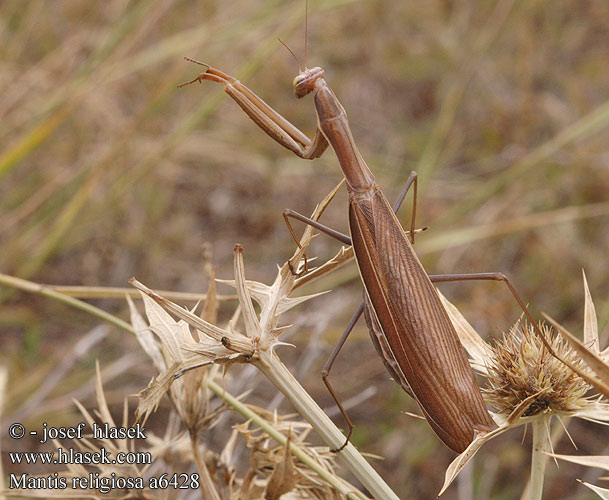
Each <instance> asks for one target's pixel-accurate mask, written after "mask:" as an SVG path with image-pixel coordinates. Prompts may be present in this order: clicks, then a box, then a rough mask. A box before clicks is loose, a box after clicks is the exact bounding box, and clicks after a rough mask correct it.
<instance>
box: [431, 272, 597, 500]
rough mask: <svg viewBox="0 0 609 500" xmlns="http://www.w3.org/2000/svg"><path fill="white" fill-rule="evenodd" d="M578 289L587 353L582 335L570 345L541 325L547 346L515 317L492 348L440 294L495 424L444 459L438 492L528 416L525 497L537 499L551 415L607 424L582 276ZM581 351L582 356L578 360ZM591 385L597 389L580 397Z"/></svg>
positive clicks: (548, 445)
mask: <svg viewBox="0 0 609 500" xmlns="http://www.w3.org/2000/svg"><path fill="white" fill-rule="evenodd" d="M584 290H585V297H586V306H585V314H584V344H585V345H587V346H589V347H590V349H588V350H589V351H590V352H587V350H586V349H585V347H582V346H583V344H582V343H581V342H579V344H582V345H579V344H577V343H576V342H574V341H573V340H572V339H569V338H568V341H569V344H570V345H568V344H567V343H565V342H564V341H563V340H562V339H561V338H558V337H554V338H553V339H551V340H547V339H550V330H549V328H548V327H544V334H545V335H546V341H547V342H549V344H548V345H545V342H543V341H542V339H539V338H537V336H536V335H535V332H534V330H533V329H532V328H531V325H526V324H525V326H524V328H522V327H520V323H518V324H517V325H516V326H515V327H514V328H512V330H511V331H510V333H509V334H507V335H504V337H503V339H502V340H500V341H498V342H496V343H495V345H494V347H493V346H490V345H488V344H487V343H485V342H484V341H483V340H482V338H481V337H480V336H479V335H478V334H477V333H476V331H475V330H474V329H473V328H472V327H471V325H470V324H469V323H468V322H467V320H466V319H465V318H464V317H463V316H462V315H461V313H460V312H459V311H458V309H457V308H456V307H455V306H454V305H452V304H451V303H450V302H448V301H447V300H446V299H445V298H444V297H442V295H440V297H441V298H442V300H443V303H444V307H445V308H446V310H447V311H448V314H449V316H450V318H451V320H452V322H453V324H454V325H455V329H456V330H457V333H458V335H459V338H460V340H461V343H462V344H463V346H464V347H465V349H466V351H467V352H468V354H469V356H470V358H471V361H470V362H471V364H472V367H473V368H474V369H475V370H476V371H478V372H479V373H480V374H482V375H484V376H485V377H487V379H488V381H489V388H487V389H486V390H485V392H486V394H487V396H488V398H489V402H490V404H492V406H493V407H494V408H495V409H496V410H497V413H492V414H491V415H492V417H493V419H494V420H495V422H496V423H497V425H498V426H499V427H498V428H497V429H495V430H493V431H491V432H489V433H487V434H480V435H478V436H477V437H476V438H475V439H474V441H473V442H472V443H471V444H470V446H469V447H468V448H467V449H466V450H465V451H464V452H463V453H461V454H460V455H459V456H458V457H457V458H456V459H455V460H454V461H453V462H452V463H451V464H450V466H449V467H448V469H447V470H446V476H445V480H444V486H443V487H442V490H441V491H440V494H442V493H443V492H444V491H445V490H446V488H448V486H449V485H450V484H451V483H452V481H454V479H455V478H456V477H457V475H458V474H459V473H460V472H461V471H462V470H463V468H464V467H465V465H466V464H467V463H468V462H469V461H470V460H471V459H472V458H473V457H474V455H475V454H476V453H477V452H478V450H480V448H481V447H482V446H483V445H484V443H486V442H487V441H490V440H491V439H493V438H495V437H496V436H498V435H500V434H502V433H504V432H505V431H507V430H509V429H511V428H513V427H517V426H520V425H523V424H528V423H530V424H532V427H533V446H532V461H531V479H530V482H529V498H530V499H540V498H541V494H542V490H543V478H544V471H545V465H546V461H547V457H548V455H551V454H552V453H551V451H552V443H551V442H550V439H549V436H550V432H549V427H550V419H551V417H552V416H554V415H555V416H558V417H561V416H572V417H579V418H582V419H585V420H588V421H592V422H596V423H599V424H604V425H607V423H609V404H608V403H607V402H606V401H605V400H603V398H602V395H603V394H606V393H605V391H604V390H603V389H604V387H605V385H604V384H605V382H606V380H609V379H607V375H608V374H609V367H607V366H606V365H607V359H609V348H607V349H605V350H604V351H602V352H601V351H600V348H599V340H598V328H597V327H596V314H595V313H594V307H593V305H592V299H591V297H590V296H589V291H588V286H587V283H586V281H585V276H584ZM546 317H547V316H546ZM550 321H552V320H550ZM552 324H553V326H555V327H556V328H557V329H558V330H559V331H560V332H561V334H563V336H565V335H566V334H565V332H566V331H565V330H564V329H563V328H562V327H560V325H558V324H556V323H555V322H554V321H552ZM567 333H568V332H567ZM571 346H573V347H571ZM548 347H549V348H551V349H552V352H553V354H554V355H552V353H550V349H549V348H548ZM584 354H587V357H586V356H584V357H583V359H582V357H581V356H582V355H584ZM557 358H560V360H559V359H557ZM561 360H562V361H561ZM573 370H575V371H573ZM575 372H577V373H575ZM592 374H594V375H592ZM591 386H592V387H594V389H595V390H597V391H599V392H598V393H596V394H592V395H590V396H586V394H587V392H588V390H589V389H590V387H591Z"/></svg>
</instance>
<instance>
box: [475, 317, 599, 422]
mask: <svg viewBox="0 0 609 500" xmlns="http://www.w3.org/2000/svg"><path fill="white" fill-rule="evenodd" d="M540 327H541V330H542V332H543V334H544V335H545V337H546V339H550V340H549V342H550V344H551V347H552V350H553V351H554V353H555V354H556V355H557V356H558V357H559V358H560V359H562V360H565V361H568V362H569V363H572V364H574V365H575V366H578V367H582V368H583V364H582V361H581V359H579V357H578V356H577V353H576V352H575V351H574V350H573V349H572V348H571V347H570V346H569V345H568V344H566V343H565V342H564V341H563V340H562V339H561V338H560V337H557V336H553V335H552V330H551V328H549V327H548V326H547V325H545V324H542V325H540ZM491 349H492V352H491V356H490V359H489V360H488V365H487V379H488V384H489V387H487V388H485V389H483V394H484V395H485V396H486V400H487V401H488V403H489V404H490V405H491V406H492V407H493V408H494V409H495V410H496V411H497V412H498V413H500V414H503V415H506V416H507V415H509V414H511V413H512V412H513V411H514V410H516V409H517V408H519V407H521V405H522V403H523V402H524V401H527V407H526V408H521V410H522V416H524V417H529V416H533V415H537V414H538V413H540V412H543V413H546V412H554V413H572V412H576V411H580V410H584V409H585V408H587V407H588V406H589V405H590V399H589V398H586V397H585V395H586V393H587V392H588V390H589V389H590V386H589V385H588V383H587V382H586V381H585V380H583V379H582V378H581V377H580V376H579V375H577V374H576V373H575V372H573V370H571V369H570V368H569V367H568V366H566V365H565V364H564V363H562V362H561V361H559V360H558V359H557V358H556V357H555V356H553V355H552V354H550V352H549V350H548V349H547V348H546V346H545V345H544V343H543V342H542V340H541V339H540V338H539V336H538V335H537V334H536V332H535V330H534V328H533V326H532V325H531V324H529V323H525V324H524V326H522V325H521V324H520V323H518V324H516V325H514V326H513V327H512V329H511V330H510V332H509V333H507V334H504V335H503V338H502V339H499V340H496V341H495V342H494V345H493V346H492V348H491Z"/></svg>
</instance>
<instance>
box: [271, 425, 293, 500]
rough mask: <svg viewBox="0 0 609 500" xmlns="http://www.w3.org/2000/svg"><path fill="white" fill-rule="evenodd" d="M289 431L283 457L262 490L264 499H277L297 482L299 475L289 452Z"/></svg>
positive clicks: (290, 489)
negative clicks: (263, 490)
mask: <svg viewBox="0 0 609 500" xmlns="http://www.w3.org/2000/svg"><path fill="white" fill-rule="evenodd" d="M290 439H291V432H290V433H288V440H287V442H286V444H285V446H284V448H283V457H282V458H281V460H280V461H279V462H278V463H277V465H275V469H274V470H273V473H272V474H271V477H270V478H269V480H268V482H267V484H266V490H265V492H264V498H265V500H279V499H280V498H281V496H282V495H283V494H284V493H287V492H288V491H292V490H293V489H294V488H295V487H296V484H298V479H299V475H298V473H297V472H296V471H295V467H294V459H293V458H292V454H291V453H290Z"/></svg>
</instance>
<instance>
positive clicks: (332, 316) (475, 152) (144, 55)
mask: <svg viewBox="0 0 609 500" xmlns="http://www.w3.org/2000/svg"><path fill="white" fill-rule="evenodd" d="M608 23H609V6H608V4H607V3H606V2H604V1H602V0H592V1H589V2H577V1H574V0H571V1H565V2H560V3H548V2H542V1H532V2H516V1H510V0H499V1H498V2H484V1H474V2H445V1H439V0H430V1H428V2H382V1H377V0H370V1H366V2H364V1H355V0H312V1H311V2H310V6H309V46H308V61H307V63H308V65H309V66H315V65H319V66H322V67H324V68H325V70H326V78H327V81H328V83H329V84H330V85H331V86H332V88H333V89H334V90H335V92H336V94H337V95H338V97H339V99H340V100H341V102H342V103H343V105H344V107H345V109H346V110H347V113H348V115H349V118H350V123H351V126H352V129H353V133H354V136H355V138H356V141H357V143H358V145H359V147H360V150H361V152H362V154H363V156H364V157H365V158H366V160H367V162H368V164H369V165H370V167H371V169H372V170H373V172H374V173H375V175H376V177H377V181H378V183H379V184H380V185H381V187H383V188H384V190H385V192H386V193H387V195H388V197H389V199H394V198H395V196H397V194H398V192H399V190H400V188H401V186H402V185H403V183H404V182H405V180H406V178H407V177H408V175H409V173H410V171H411V170H413V169H415V170H417V171H418V172H419V174H420V183H419V205H418V225H419V226H422V225H429V226H431V229H430V231H428V232H427V233H425V234H423V235H421V236H420V237H419V238H418V241H417V244H416V248H417V252H418V254H419V256H420V258H421V260H422V262H423V264H424V265H425V267H426V268H427V269H428V270H429V272H430V273H452V272H485V271H504V272H506V273H508V274H509V275H510V277H511V278H512V279H513V282H514V284H515V285H516V287H517V289H518V290H519V292H520V293H521V295H522V296H523V298H524V300H525V301H527V302H529V303H530V304H531V307H532V311H533V313H534V314H535V315H537V316H539V314H540V312H541V311H545V312H547V313H549V314H550V315H552V316H553V317H555V318H556V319H558V320H560V321H562V322H563V323H564V324H566V326H568V327H570V328H572V329H573V330H574V331H580V329H581V324H582V318H583V289H582V280H581V269H582V268H584V269H585V270H586V273H587V277H588V282H589V285H590V289H591V292H592V296H593V298H594V299H595V303H596V307H597V313H598V315H599V327H600V331H601V332H603V333H602V335H604V338H605V339H607V331H608V320H609V301H608V300H607V298H608V297H609V287H608V283H609V269H608V266H607V249H609V231H608V230H607V229H606V225H607V222H608V221H609V196H608V190H609V151H608V150H607V144H608V143H609V141H608V139H609V134H608V130H609V100H608V99H609V66H608V65H607V58H606V56H607V47H608V45H609V32H608V31H607V25H608ZM303 27H304V2H301V1H290V2H285V1H284V2H281V1H278V0H268V1H255V2H245V1H237V2H221V1H217V0H205V1H200V2H196V3H193V2H185V1H180V0H154V1H149V2H143V1H139V2H136V1H133V2H118V1H116V2H94V3H91V2H84V1H82V0H80V1H78V0H62V1H59V2H48V1H47V2H44V1H38V0H33V1H4V2H2V3H1V4H0V40H1V43H0V54H1V56H0V88H1V89H2V93H1V95H2V98H1V99H0V123H1V125H0V179H1V183H0V213H1V214H2V217H1V218H0V244H1V249H2V251H1V252H0V272H3V273H7V274H11V275H16V276H19V277H22V278H27V279H30V280H33V281H36V282H40V283H50V284H55V285H82V286H110V287H122V286H126V283H127V280H128V279H129V278H130V277H131V276H137V278H138V279H140V280H141V281H143V282H145V283H146V284H147V285H149V286H151V287H153V288H157V289H172V290H176V291H192V292H204V291H205V289H206V286H207V283H206V279H205V276H204V273H203V259H202V248H203V244H204V243H208V244H209V245H210V247H211V249H212V251H213V256H214V257H213V260H214V263H215V265H216V266H217V275H218V277H221V278H231V277H232V260H233V255H232V248H233V245H234V243H236V242H239V243H241V244H242V245H243V246H244V248H245V259H246V266H247V267H246V270H247V273H248V276H249V278H250V279H256V280H261V281H266V282H268V281H269V280H271V279H272V278H273V277H274V273H275V269H276V267H275V266H276V264H277V263H282V262H283V261H285V259H286V258H287V257H288V256H289V255H291V251H292V249H293V244H292V241H291V238H290V236H289V233H288V232H287V230H286V228H285V226H284V224H283V220H282V216H281V211H282V209H283V208H286V207H290V208H293V209H295V210H298V211H300V212H303V213H309V212H311V211H312V209H313V207H314V206H315V204H316V203H317V201H319V200H320V199H321V198H322V197H323V195H325V194H326V193H327V192H328V191H329V190H330V189H331V188H332V187H333V186H334V185H335V184H336V182H338V180H339V179H340V170H339V168H338V165H337V162H336V159H335V158H334V157H333V155H332V153H331V152H330V153H328V154H326V155H325V156H324V157H323V158H321V159H319V160H316V161H313V162H307V161H303V160H300V159H299V158H297V157H295V156H293V155H292V154H291V153H289V152H287V151H285V150H283V149H282V148H281V147H280V146H278V145H277V144H275V143H273V142H272V141H271V140H270V139H269V138H267V137H266V136H265V135H264V134H263V133H262V132H261V131H260V130H258V129H257V128H256V127H255V126H254V125H253V124H252V123H251V122H250V121H249V120H248V119H247V117H246V116H245V115H244V114H243V113H242V111H241V110H240V109H239V108H238V107H237V106H236V105H235V104H234V103H233V102H231V101H230V99H229V98H228V97H227V96H226V95H225V94H224V93H223V91H222V89H221V88H219V87H217V86H214V85H212V84H209V83H206V84H204V85H201V86H198V85H196V86H195V85H193V86H189V87H186V88H183V89H180V90H177V89H176V84H178V83H180V82H182V81H185V80H190V79H192V78H193V77H194V76H196V74H197V73H198V72H199V71H200V67H197V66H195V65H192V64H190V63H187V62H185V61H184V60H183V58H182V57H183V56H191V57H194V58H197V59H201V60H203V61H205V62H208V63H210V64H212V65H214V66H216V67H218V68H220V69H222V70H223V71H226V72H228V73H230V74H232V75H234V76H236V77H238V78H240V79H241V80H242V81H243V82H244V83H245V84H246V85H248V86H249V87H250V88H252V89H253V90H254V91H256V92H257V93H258V94H259V95H260V96H261V97H262V98H263V99H265V100H267V102H268V103H269V104H271V105H272V106H273V107H275V108H276V109H277V110H278V111H280V112H281V113H283V114H284V115H285V116H286V117H287V118H289V119H290V120H291V121H293V122H294V123H295V124H296V125H298V126H299V127H301V128H302V129H303V130H304V131H305V132H306V133H308V134H312V132H313V130H314V123H315V117H314V111H313V106H312V102H311V99H310V98H305V99H303V100H302V101H296V100H295V98H294V97H293V92H292V86H291V82H292V79H293V77H294V76H295V75H296V74H297V68H296V64H295V62H294V61H293V59H292V58H291V56H290V55H289V53H288V52H287V51H286V50H285V49H284V48H283V47H282V46H281V45H280V44H279V42H278V41H277V37H281V39H282V40H284V41H285V42H286V43H287V44H288V45H289V46H290V47H291V48H292V50H294V52H295V53H296V54H297V55H298V56H299V57H301V58H302V57H303ZM408 212H409V210H408V209H403V210H402V212H401V218H402V220H403V221H408V220H409V214H408ZM324 221H325V222H327V223H328V224H330V225H332V226H333V227H336V228H339V229H342V230H346V194H345V192H344V191H343V192H341V194H340V195H339V196H338V197H337V200H336V201H335V202H334V204H333V206H332V207H331V208H330V209H329V211H328V212H327V213H326V214H325V215H324ZM337 248H338V246H337V244H336V243H335V242H333V241H332V240H330V239H329V238H326V237H321V236H320V237H318V238H317V240H316V241H315V243H314V245H313V247H312V250H313V251H314V252H315V253H316V254H318V255H320V256H321V257H322V258H323V257H328V256H330V255H332V254H333V253H334V252H335V251H336V249H337ZM316 287H318V288H313V287H311V288H310V289H309V290H308V291H317V290H319V289H327V288H332V289H333V290H334V292H333V293H332V294H331V295H328V296H326V298H325V299H318V300H317V301H313V302H312V303H311V304H310V305H309V307H308V309H300V310H299V311H297V312H296V313H295V316H294V322H295V323H296V326H297V328H294V329H292V330H291V332H292V333H291V336H290V342H293V343H295V344H296V345H297V346H298V349H296V350H290V349H288V348H285V349H283V351H282V356H285V360H286V362H287V364H288V366H290V367H292V368H293V369H294V371H296V372H298V373H299V374H300V376H301V378H302V380H303V383H304V385H305V386H306V387H307V388H308V389H310V390H311V392H312V393H313V395H314V396H315V397H316V399H317V400H318V401H320V402H321V403H322V404H327V405H328V406H329V407H332V405H331V400H330V397H329V396H328V395H327V394H326V392H325V389H324V388H323V385H322V384H321V378H320V376H319V370H320V369H321V366H322V365H323V362H324V361H325V359H326V358H327V356H328V355H329V352H330V350H331V347H332V345H333V344H334V343H335V341H336V340H337V338H338V336H339V335H340V333H341V332H342V328H344V325H345V324H346V322H347V320H348V318H349V316H350V314H351V313H352V311H353V310H354V308H355V307H356V305H357V303H358V301H359V300H360V298H361V285H359V283H358V277H357V273H356V270H355V267H354V265H351V266H348V267H346V268H344V270H341V271H340V272H338V273H336V274H335V275H334V276H333V277H332V279H330V280H328V281H326V282H324V283H317V284H316ZM442 290H443V292H444V293H445V294H446V295H447V296H448V297H449V298H450V299H451V300H453V301H454V302H455V303H456V304H457V305H458V306H459V307H460V308H461V310H462V311H463V313H464V314H465V315H466V317H468V319H470V321H471V322H472V324H473V325H474V326H475V327H476V328H477V329H478V331H479V332H481V333H482V334H485V335H496V334H497V333H498V332H499V331H501V330H506V329H508V328H509V326H510V325H511V324H512V323H513V322H514V321H515V320H516V319H517V318H518V316H519V314H520V311H519V310H518V307H517V305H516V304H515V303H514V301H513V299H512V298H511V296H510V295H509V294H508V292H507V290H505V289H504V287H503V286H502V285H500V284H495V283H457V284H446V285H443V286H442ZM221 293H231V291H230V290H229V289H222V290H221ZM0 294H1V299H2V304H1V306H0V307H1V311H2V313H1V315H0V328H2V333H1V336H0V339H1V342H2V350H1V354H0V356H1V358H0V359H1V360H2V363H3V364H4V365H6V366H7V367H8V369H9V377H10V387H9V393H8V395H7V397H8V399H7V402H6V408H5V411H4V415H5V416H7V415H8V417H7V418H17V416H18V417H19V418H23V419H24V421H25V422H27V423H29V424H31V425H38V424H39V423H40V422H42V421H43V420H46V421H49V422H51V421H54V422H56V423H59V424H61V425H67V424H68V423H69V422H70V419H75V420H74V421H76V420H77V419H78V417H77V416H76V415H75V413H74V410H73V408H72V406H71V402H70V398H71V397H80V398H82V399H83V400H84V401H85V402H90V401H89V400H88V399H87V398H88V397H89V396H90V394H91V391H92V388H93V385H92V378H91V377H92V375H93V371H94V370H93V360H94V359H95V358H96V357H99V358H100V359H101V361H102V367H104V368H105V373H106V377H107V380H108V382H107V387H108V391H109V392H108V397H109V398H110V399H111V400H112V399H113V398H114V399H113V400H114V402H116V403H119V402H120V401H122V398H123V397H124V396H125V395H126V394H131V393H135V392H137V391H138V390H140V389H141V388H142V387H143V386H144V385H145V384H146V380H147V377H149V376H151V375H152V371H151V369H150V366H149V365H148V364H147V362H146V361H145V360H144V357H143V356H142V355H141V354H140V353H139V352H138V347H137V346H136V343H135V341H134V339H132V338H127V337H126V336H125V335H124V334H122V333H121V332H119V331H118V330H114V329H112V328H107V327H105V326H104V327H99V326H98V325H99V320H96V319H94V318H91V317H88V316H86V315H84V314H83V313H81V312H77V311H74V310H71V309H68V308H66V307H65V306H63V305H60V304H57V303H55V302H52V301H49V300H48V299H44V298H41V297H38V296H33V295H27V294H24V293H20V292H15V291H13V290H11V289H10V288H6V287H4V288H0ZM94 303H95V304H96V305H97V306H99V307H102V308H103V309H105V310H107V311H109V312H111V313H116V314H118V315H121V316H122V317H125V318H126V317H127V316H126V307H125V302H124V300H122V298H121V297H120V296H117V297H116V298H105V299H99V300H96V301H94ZM231 310H232V305H230V304H228V305H225V306H224V307H223V309H222V311H223V313H224V317H223V320H226V319H227V316H226V315H227V314H229V313H230V312H231ZM353 337H354V338H353V339H352V340H351V341H350V343H349V344H348V346H347V347H346V349H345V351H344V352H343V354H342V355H341V358H339V362H338V364H337V365H336V367H335V368H334V372H333V381H334V382H333V383H334V386H335V387H337V388H338V390H339V392H340V394H341V395H342V397H343V398H344V399H345V400H349V398H353V397H355V398H357V397H358V395H360V393H362V392H363V391H368V392H364V396H363V397H362V398H361V401H360V402H359V404H358V405H357V406H355V407H353V408H351V410H350V414H351V416H352V418H353V419H354V421H355V423H356V425H357V428H356V433H355V437H354V441H355V443H356V444H357V445H358V446H359V447H360V448H361V449H362V450H364V451H367V452H371V453H376V454H379V455H382V456H384V457H385V459H384V460H383V461H379V462H377V463H376V466H377V468H378V470H379V471H380V473H381V475H382V476H383V477H384V478H385V479H387V480H388V481H389V483H390V484H391V485H392V486H393V487H394V488H395V490H396V491H397V492H398V493H399V494H400V495H401V496H402V497H403V498H417V499H418V498H433V497H435V495H436V493H437V491H438V489H439V487H440V485H441V483H442V478H443V473H444V469H445V467H446V465H448V463H449V462H450V460H451V458H452V454H451V453H450V452H449V451H448V450H447V449H445V448H444V447H443V446H442V445H441V443H439V441H438V440H437V439H436V438H435V436H434V435H433V434H432V433H431V431H430V430H429V429H428V428H427V426H426V425H425V424H424V423H423V422H418V421H415V420H413V419H411V418H409V417H407V416H404V415H402V414H401V413H400V411H401V410H404V409H408V410H411V411H416V409H415V406H414V405H413V403H412V401H410V400H409V398H408V396H407V395H406V394H403V393H402V392H401V391H400V390H399V388H398V387H397V385H395V384H392V383H391V382H389V381H387V374H386V372H385V371H384V368H383V366H382V363H381V361H380V360H379V359H377V357H376V354H375V353H374V349H373V346H372V344H371V343H370V341H369V339H368V334H367V333H366V330H365V326H364V324H363V322H362V323H361V324H360V325H358V329H357V331H356V332H355V333H354V335H353ZM79 341H81V344H78V342H79ZM82 341H90V342H91V345H88V346H85V347H82ZM74 346H77V347H74ZM77 348H78V349H80V350H79V351H76V349H77ZM233 371H234V373H233V376H235V377H239V373H240V368H234V369H233ZM50 378H51V379H53V381H54V384H53V382H51V383H50V382H49V379H50ZM45 383H46V384H50V385H48V389H46V390H42V391H41V387H43V388H44V386H45ZM371 388H372V389H373V390H370V389H371ZM250 398H251V400H252V402H255V403H258V404H260V405H263V406H266V405H268V404H269V401H270V399H272V391H271V390H270V388H269V387H268V386H267V385H266V384H265V383H264V382H262V381H261V382H260V383H259V385H258V386H257V388H256V391H255V392H254V394H253V395H252V396H250ZM275 403H277V401H275ZM281 408H282V410H283V411H291V408H290V406H289V405H288V404H286V403H283V406H282V407H281ZM337 421H339V420H337ZM5 422H6V420H5ZM339 422H340V421H339ZM571 430H572V433H573V436H574V439H575V441H576V442H577V444H578V446H579V451H580V453H582V454H601V453H607V448H606V447H607V443H606V442H602V440H601V441H600V442H599V439H598V432H599V430H600V429H599V428H598V427H597V426H594V425H592V424H590V425H585V424H582V423H577V422H576V423H574V424H573V425H572V427H571ZM520 439H521V435H514V433H512V434H510V435H508V436H504V438H503V439H502V440H497V441H496V442H493V443H491V444H490V445H489V446H488V447H487V448H486V449H483V450H482V452H481V454H480V456H481V457H483V458H482V460H479V462H478V463H477V465H476V467H475V468H474V470H473V471H471V473H470V476H469V477H466V480H464V481H462V483H461V485H460V490H459V489H458V488H456V487H453V488H452V490H451V491H449V492H448V493H447V494H446V495H445V496H444V498H448V499H452V498H469V497H468V496H467V489H468V484H469V483H471V482H473V483H475V486H476V488H477V491H482V492H485V491H486V492H489V491H490V492H491V494H492V498H496V499H511V498H518V497H519V494H520V491H521V489H522V486H523V480H522V478H523V477H526V476H527V471H528V450H529V449H530V448H528V447H527V446H521V444H520ZM525 441H526V442H527V443H528V440H525ZM11 446H13V448H14V443H11ZM211 446H213V443H212V445H211ZM3 447H4V449H7V444H5V443H3ZM557 451H558V452H565V453H571V452H572V451H573V450H572V448H570V446H568V445H567V444H566V443H561V444H560V445H559V447H558V448H557ZM7 467H8V468H9V470H10V467H9V466H8V465H7ZM575 477H580V478H584V479H586V480H589V481H594V480H595V478H596V475H595V473H594V472H590V471H585V470H581V469H578V468H577V467H576V466H575V465H571V464H561V467H560V470H557V469H556V468H555V467H554V466H553V465H550V466H549V481H548V483H547V486H546V491H547V494H546V497H545V498H548V499H550V498H592V497H591V496H586V492H584V491H583V489H584V488H583V487H581V486H577V484H576V482H575V480H574V478H575ZM489 488H490V489H489ZM458 491H461V494H462V495H465V496H461V497H458V494H459V493H458ZM482 497H483V496H482ZM482 497H481V498H482Z"/></svg>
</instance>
